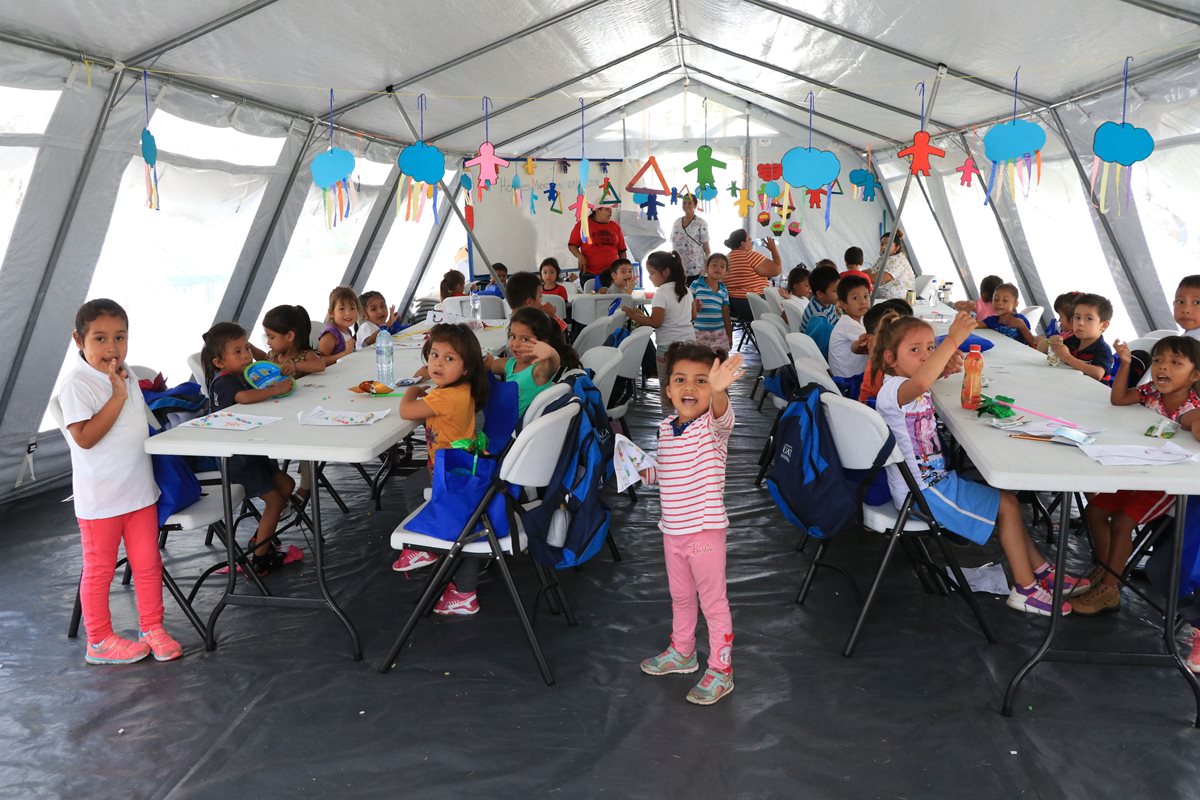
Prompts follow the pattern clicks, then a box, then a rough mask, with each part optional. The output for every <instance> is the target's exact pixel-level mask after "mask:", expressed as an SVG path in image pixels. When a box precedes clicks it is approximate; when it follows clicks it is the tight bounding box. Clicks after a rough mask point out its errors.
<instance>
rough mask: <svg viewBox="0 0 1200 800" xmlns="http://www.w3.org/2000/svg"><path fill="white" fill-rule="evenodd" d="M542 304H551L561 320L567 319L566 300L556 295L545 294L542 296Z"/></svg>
mask: <svg viewBox="0 0 1200 800" xmlns="http://www.w3.org/2000/svg"><path fill="white" fill-rule="evenodd" d="M542 302H543V303H549V304H550V305H552V306H554V313H555V314H557V315H558V318H559V319H566V318H567V301H566V300H563V299H562V298H561V297H559V296H558V295H556V294H544V295H542Z"/></svg>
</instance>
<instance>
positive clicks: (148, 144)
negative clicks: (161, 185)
mask: <svg viewBox="0 0 1200 800" xmlns="http://www.w3.org/2000/svg"><path fill="white" fill-rule="evenodd" d="M142 158H143V159H145V161H146V163H147V164H149V165H150V166H152V167H153V166H154V165H155V164H156V163H157V162H158V145H156V144H155V143H154V135H153V134H152V133H150V131H148V130H146V129H145V128H142Z"/></svg>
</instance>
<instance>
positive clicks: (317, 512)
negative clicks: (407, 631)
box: [231, 461, 362, 661]
mask: <svg viewBox="0 0 1200 800" xmlns="http://www.w3.org/2000/svg"><path fill="white" fill-rule="evenodd" d="M308 470H309V479H310V481H311V482H312V486H313V493H312V504H313V505H312V524H313V560H314V561H316V572H317V588H318V589H320V590H321V597H322V598H323V599H324V600H325V605H326V606H327V607H328V608H329V610H330V611H332V612H333V614H334V616H336V617H337V618H338V619H339V620H341V623H342V625H343V626H345V628H346V631H347V632H348V633H349V634H350V644H351V650H352V652H353V655H354V660H355V661H362V643H361V642H360V641H359V639H358V631H357V630H355V629H354V623H353V622H351V621H350V618H349V617H347V616H346V613H345V612H344V611H342V609H341V607H340V606H339V605H338V604H337V601H335V600H334V599H333V595H332V594H330V592H329V586H328V584H327V583H326V582H325V537H324V536H323V535H322V533H321V498H320V497H318V496H317V495H318V494H319V492H318V491H317V479H318V477H320V473H319V472H318V470H317V465H316V464H314V463H313V462H311V461H309V462H308ZM231 538H232V537H231Z"/></svg>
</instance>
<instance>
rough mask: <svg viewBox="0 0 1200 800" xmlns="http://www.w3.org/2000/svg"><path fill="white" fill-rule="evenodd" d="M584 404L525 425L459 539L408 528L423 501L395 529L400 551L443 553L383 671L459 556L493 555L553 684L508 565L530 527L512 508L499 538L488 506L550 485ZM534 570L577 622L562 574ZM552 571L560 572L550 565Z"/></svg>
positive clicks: (393, 539) (574, 404)
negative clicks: (512, 490) (514, 490)
mask: <svg viewBox="0 0 1200 800" xmlns="http://www.w3.org/2000/svg"><path fill="white" fill-rule="evenodd" d="M580 408H581V407H580V404H579V402H578V401H573V402H571V403H569V404H567V405H566V406H564V407H563V408H560V409H559V410H557V411H553V412H551V413H549V414H543V415H542V416H540V417H538V418H537V419H535V420H533V421H532V422H531V423H530V424H528V425H526V426H525V427H524V428H522V429H521V432H520V433H518V434H517V437H516V439H515V440H514V441H513V443H512V445H511V446H510V447H509V448H508V449H507V450H506V451H505V452H504V454H503V455H502V456H501V457H500V464H499V469H498V470H497V478H496V480H494V481H493V482H492V486H491V487H490V488H489V489H488V490H487V492H485V493H484V496H483V497H482V498H480V500H479V503H478V504H477V505H476V506H475V510H474V512H473V513H472V514H471V516H470V518H469V519H468V520H467V522H466V524H465V525H464V526H463V528H462V530H461V531H460V532H459V533H458V536H457V537H456V538H454V539H439V538H436V537H434V536H429V535H427V534H424V533H417V532H416V531H412V530H409V529H408V528H407V525H408V524H409V523H410V522H411V521H412V519H413V518H414V517H416V516H417V515H418V514H420V513H421V511H422V510H423V509H424V508H425V504H424V503H422V504H421V506H420V507H419V508H418V509H417V510H416V511H414V512H413V513H412V514H409V515H408V517H406V518H405V520H404V522H402V523H400V526H399V527H398V528H396V530H395V531H393V532H392V536H391V545H392V547H393V548H394V549H396V550H404V549H405V548H411V549H417V550H425V551H429V552H435V553H440V554H442V556H441V558H440V559H439V560H438V563H437V567H436V568H435V569H433V570H431V572H432V574H431V575H430V577H429V580H428V581H427V582H426V584H425V589H424V591H423V592H422V594H421V599H420V600H419V601H418V602H417V607H416V608H415V609H413V612H412V614H411V615H410V616H409V618H408V621H407V622H406V623H405V624H404V628H403V629H402V630H401V631H400V635H399V637H397V639H396V641H395V643H394V644H393V645H392V649H391V651H389V653H388V655H387V657H386V658H385V659H384V661H383V663H382V664H381V665H380V667H379V671H380V672H387V671H388V670H390V669H391V668H392V665H393V664H394V663H395V661H396V658H397V657H398V656H399V655H400V651H401V650H402V649H403V648H404V644H405V643H406V642H407V641H408V638H409V636H411V635H412V631H413V628H414V627H416V624H417V622H419V621H420V619H421V617H423V616H424V615H425V612H426V610H427V609H428V608H429V607H430V605H431V604H432V603H433V602H434V598H435V597H436V596H437V594H438V592H440V591H441V589H442V587H443V586H444V585H445V583H446V582H448V581H449V580H450V578H451V577H452V576H453V574H454V569H455V567H457V565H458V560H459V559H460V558H484V559H491V558H494V559H496V564H497V566H498V567H499V572H500V575H501V577H502V578H503V580H504V583H505V585H506V586H507V587H508V593H509V596H510V597H511V598H512V601H513V606H514V607H515V608H516V611H517V616H518V617H519V618H520V620H521V626H522V627H523V628H524V629H525V638H526V639H527V640H528V642H529V647H530V649H532V650H533V655H534V658H535V659H536V660H537V664H538V668H539V669H540V670H541V673H542V678H543V679H544V680H545V681H546V685H547V686H551V685H553V684H554V677H553V676H552V675H551V674H550V667H549V666H548V665H547V664H546V657H545V656H544V655H543V654H542V648H541V645H540V644H539V643H538V640H537V636H536V635H535V634H534V632H533V625H532V624H531V623H530V621H529V616H528V614H526V612H525V605H524V604H523V603H522V602H521V596H520V594H519V593H518V592H517V587H516V584H515V583H513V578H512V573H511V572H510V571H509V566H508V560H509V558H513V557H515V556H517V555H518V554H519V553H523V552H525V551H526V548H527V546H528V538H527V537H526V535H525V530H524V528H523V527H522V525H521V520H520V517H519V516H517V515H516V514H512V513H509V514H508V517H509V520H508V522H509V535H507V536H504V537H497V536H496V531H495V522H496V521H495V520H492V519H490V518H489V516H488V513H487V507H488V505H489V504H490V503H491V502H492V500H493V498H495V497H496V496H497V495H498V494H501V493H504V492H507V491H508V489H509V487H512V486H521V487H525V488H527V489H528V488H542V487H545V486H548V485H549V483H550V480H551V478H552V477H553V475H554V470H555V467H556V466H557V465H558V460H559V455H560V454H561V453H562V449H563V445H564V444H565V442H566V438H567V434H568V432H569V431H570V428H571V422H572V420H573V419H574V418H575V416H576V415H577V414H579V413H580ZM534 502H537V501H534ZM480 524H482V526H483V532H482V533H475V532H474V530H475V528H476V526H477V525H480ZM534 569H535V571H536V572H537V574H538V578H539V580H540V581H541V589H540V591H539V597H540V596H541V594H542V593H545V592H554V593H555V595H556V596H557V599H558V603H559V604H560V606H561V607H562V610H563V615H564V616H565V617H566V620H567V623H568V624H570V625H574V624H576V620H575V615H574V613H572V611H571V607H570V605H569V604H568V602H567V597H566V594H565V593H564V592H563V590H562V586H561V585H560V584H559V583H558V579H557V574H553V575H551V576H549V577H548V576H547V573H546V571H545V570H544V569H543V568H542V566H541V565H540V564H538V563H537V562H536V561H535V562H534ZM551 572H552V573H554V572H555V571H554V570H551Z"/></svg>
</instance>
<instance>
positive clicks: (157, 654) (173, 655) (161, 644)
mask: <svg viewBox="0 0 1200 800" xmlns="http://www.w3.org/2000/svg"><path fill="white" fill-rule="evenodd" d="M138 640H139V641H142V642H145V643H146V644H148V645H149V646H150V652H151V653H153V654H154V660H155V661H174V660H175V659H177V658H179V657H180V656H182V655H183V648H182V647H180V645H179V642H177V641H175V640H174V639H172V638H171V634H169V633H167V632H166V630H165V629H164V628H163V627H162V626H161V625H159V626H158V627H157V628H151V629H150V630H148V631H140V632H139V633H138Z"/></svg>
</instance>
